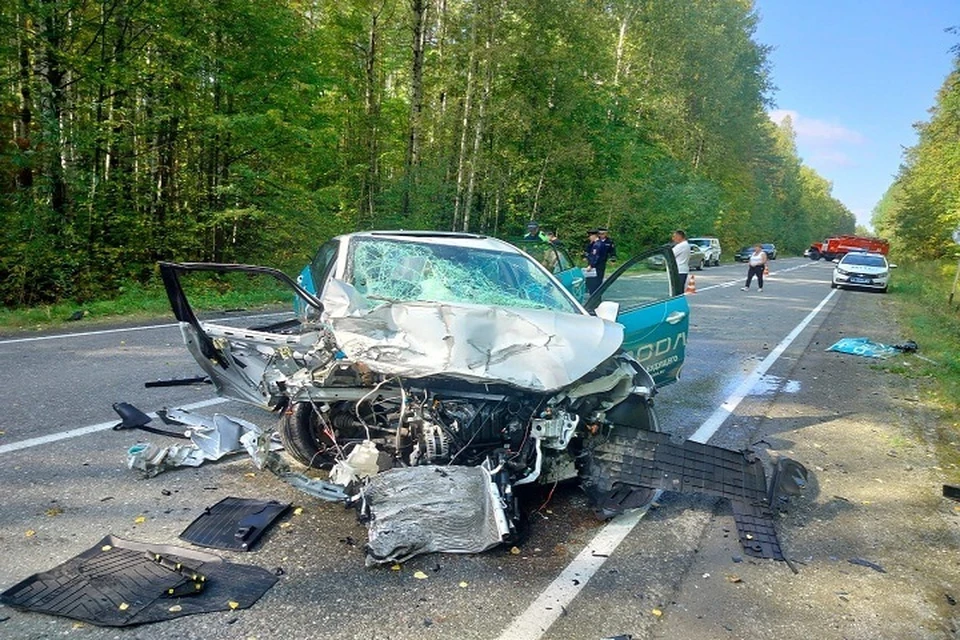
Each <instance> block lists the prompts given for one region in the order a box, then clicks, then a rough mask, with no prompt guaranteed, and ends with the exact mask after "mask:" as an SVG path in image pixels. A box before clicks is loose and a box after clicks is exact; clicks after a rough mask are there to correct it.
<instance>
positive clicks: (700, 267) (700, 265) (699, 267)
mask: <svg viewBox="0 0 960 640" xmlns="http://www.w3.org/2000/svg"><path fill="white" fill-rule="evenodd" d="M697 271H703V260H701V261H700V264H699V265H697Z"/></svg>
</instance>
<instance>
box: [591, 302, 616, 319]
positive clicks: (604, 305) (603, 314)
mask: <svg viewBox="0 0 960 640" xmlns="http://www.w3.org/2000/svg"><path fill="white" fill-rule="evenodd" d="M595 313H596V314H597V317H598V318H603V319H604V320H607V321H609V322H616V321H617V314H618V313H620V303H618V302H613V301H612V300H604V301H603V302H601V303H600V304H598V305H597V309H596V311H595Z"/></svg>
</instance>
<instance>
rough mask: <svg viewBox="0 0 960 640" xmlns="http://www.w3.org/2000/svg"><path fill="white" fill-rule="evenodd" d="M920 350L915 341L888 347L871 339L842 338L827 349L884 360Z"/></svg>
mask: <svg viewBox="0 0 960 640" xmlns="http://www.w3.org/2000/svg"><path fill="white" fill-rule="evenodd" d="M918 348H919V346H918V345H917V343H916V342H914V341H913V340H907V341H906V342H904V343H902V344H893V345H886V344H882V343H880V342H874V341H873V340H871V339H870V338H842V339H841V340H839V341H837V342H836V343H834V344H833V345H831V346H830V347H829V348H827V351H837V352H839V353H849V354H852V355H855V356H864V357H867V358H880V359H883V358H889V357H890V356H894V355H897V354H898V353H916V351H917V349H918Z"/></svg>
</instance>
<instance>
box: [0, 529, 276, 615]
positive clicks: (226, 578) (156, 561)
mask: <svg viewBox="0 0 960 640" xmlns="http://www.w3.org/2000/svg"><path fill="white" fill-rule="evenodd" d="M185 569H188V570H186V571H185ZM185 579H186V580H188V581H190V582H189V583H188V584H187V587H188V588H187V589H183V588H181V587H182V586H183V583H184V580H185ZM276 581H277V577H276V576H275V575H273V573H272V572H270V571H267V570H266V569H261V568H260V567H252V566H248V565H242V564H233V563H229V562H224V561H223V559H222V558H220V557H218V556H215V555H212V554H209V553H204V552H201V551H196V550H193V549H184V548H180V547H174V546H170V545H154V544H144V543H139V542H132V541H129V540H123V539H121V538H117V537H115V536H113V535H108V536H107V537H105V538H104V539H103V540H101V541H100V542H98V543H97V544H96V545H94V546H93V547H91V548H90V549H87V550H86V551H84V552H83V553H81V554H80V555H78V556H75V557H73V558H71V559H70V560H67V561H66V562H64V563H63V564H61V565H59V566H57V567H54V568H53V569H51V570H49V571H45V572H43V573H37V574H34V575H32V576H30V577H29V578H27V579H25V580H22V581H21V582H19V583H18V584H15V585H14V586H12V587H10V588H9V589H7V590H6V591H4V592H3V593H2V594H0V602H2V603H3V604H6V605H9V606H11V607H14V608H15V609H21V610H25V611H36V612H41V613H49V614H52V615H57V616H64V617H66V618H72V619H74V620H80V621H83V622H89V623H90V624H95V625H99V626H104V627H128V626H133V625H139V624H145V623H148V622H159V621H161V620H172V619H174V618H179V617H181V616H187V615H192V614H196V613H208V612H212V611H229V610H232V609H246V608H248V607H250V606H252V605H253V604H254V603H255V602H256V601H257V600H258V599H259V598H260V596H262V595H263V594H264V593H266V591H267V590H268V589H269V588H270V587H272V586H273V585H274V584H275V583H276ZM196 585H199V586H196ZM183 593H189V595H182V594H183Z"/></svg>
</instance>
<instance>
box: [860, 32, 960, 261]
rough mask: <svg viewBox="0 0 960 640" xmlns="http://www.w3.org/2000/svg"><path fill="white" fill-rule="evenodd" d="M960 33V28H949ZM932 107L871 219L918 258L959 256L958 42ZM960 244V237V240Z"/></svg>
mask: <svg viewBox="0 0 960 640" xmlns="http://www.w3.org/2000/svg"><path fill="white" fill-rule="evenodd" d="M951 31H952V32H953V33H956V34H960V29H951ZM953 53H954V59H953V68H952V70H951V72H950V74H949V75H948V76H947V77H946V79H945V80H944V81H943V85H942V86H941V88H940V91H939V92H938V93H937V95H936V99H935V101H934V105H933V107H931V109H930V119H929V120H927V121H924V122H920V123H918V124H916V125H915V128H916V130H917V142H916V144H914V145H913V146H912V147H910V148H908V149H907V150H906V152H905V153H904V158H903V164H901V166H900V171H899V173H898V174H897V177H896V179H895V180H894V182H893V183H892V184H891V185H890V187H889V188H888V189H887V192H886V193H885V194H884V196H883V198H882V199H881V200H880V203H879V204H878V205H877V206H876V207H875V208H874V210H873V219H872V223H873V226H874V229H876V230H877V231H878V232H879V233H880V234H881V235H884V236H886V237H889V238H892V239H893V243H894V244H893V249H895V250H896V251H898V252H899V253H900V254H901V255H903V256H905V257H908V258H911V259H913V260H915V261H937V260H940V259H943V258H950V257H955V254H956V253H957V245H956V243H955V242H954V240H953V234H954V233H955V232H956V233H960V45H957V46H956V47H954V49H953ZM958 242H960V240H958Z"/></svg>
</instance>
